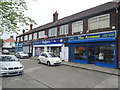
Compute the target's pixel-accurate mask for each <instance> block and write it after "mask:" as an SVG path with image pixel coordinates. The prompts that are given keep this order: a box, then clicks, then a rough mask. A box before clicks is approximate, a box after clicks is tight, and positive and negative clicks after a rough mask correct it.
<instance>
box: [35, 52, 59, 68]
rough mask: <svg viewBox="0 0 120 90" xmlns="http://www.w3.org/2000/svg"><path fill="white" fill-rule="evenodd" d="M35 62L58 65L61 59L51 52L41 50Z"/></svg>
mask: <svg viewBox="0 0 120 90" xmlns="http://www.w3.org/2000/svg"><path fill="white" fill-rule="evenodd" d="M37 63H38V64H39V63H45V64H47V65H48V66H50V65H60V64H61V59H60V58H59V57H58V56H57V55H55V54H54V53H52V52H43V53H41V54H40V56H39V57H38V59H37Z"/></svg>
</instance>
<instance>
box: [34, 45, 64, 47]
mask: <svg viewBox="0 0 120 90" xmlns="http://www.w3.org/2000/svg"><path fill="white" fill-rule="evenodd" d="M62 45H63V44H46V45H34V46H33V47H45V46H47V47H60V46H62Z"/></svg>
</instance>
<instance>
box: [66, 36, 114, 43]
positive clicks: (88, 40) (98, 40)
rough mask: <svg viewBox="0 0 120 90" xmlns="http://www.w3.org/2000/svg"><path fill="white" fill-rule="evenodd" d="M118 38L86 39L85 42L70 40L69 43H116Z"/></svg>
mask: <svg viewBox="0 0 120 90" xmlns="http://www.w3.org/2000/svg"><path fill="white" fill-rule="evenodd" d="M115 40H116V38H115V37H113V38H96V39H84V40H68V43H86V42H104V41H106V42H108V41H115Z"/></svg>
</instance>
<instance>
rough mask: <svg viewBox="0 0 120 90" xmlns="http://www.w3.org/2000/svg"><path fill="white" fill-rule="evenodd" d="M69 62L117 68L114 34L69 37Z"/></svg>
mask: <svg viewBox="0 0 120 90" xmlns="http://www.w3.org/2000/svg"><path fill="white" fill-rule="evenodd" d="M68 44H69V61H70V62H76V63H84V64H95V65H98V66H103V67H110V68H118V61H117V42H116V32H104V33H96V34H87V35H81V36H74V37H70V38H69V40H68Z"/></svg>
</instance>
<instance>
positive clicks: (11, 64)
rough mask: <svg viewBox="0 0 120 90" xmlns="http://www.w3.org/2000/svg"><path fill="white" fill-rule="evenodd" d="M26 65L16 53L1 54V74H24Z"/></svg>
mask: <svg viewBox="0 0 120 90" xmlns="http://www.w3.org/2000/svg"><path fill="white" fill-rule="evenodd" d="M23 71H24V67H23V65H22V64H21V63H20V62H19V59H18V58H16V56H14V55H0V76H11V75H18V74H23Z"/></svg>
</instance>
